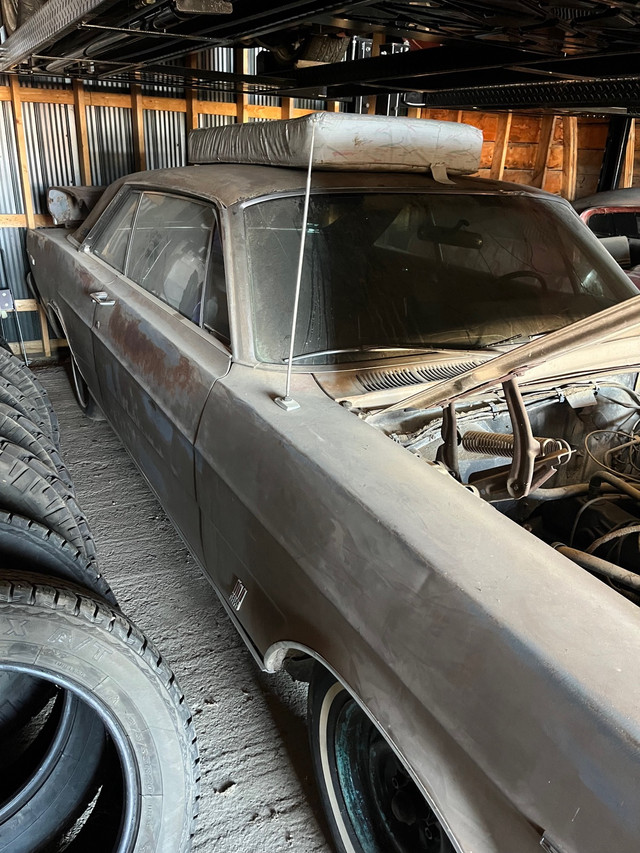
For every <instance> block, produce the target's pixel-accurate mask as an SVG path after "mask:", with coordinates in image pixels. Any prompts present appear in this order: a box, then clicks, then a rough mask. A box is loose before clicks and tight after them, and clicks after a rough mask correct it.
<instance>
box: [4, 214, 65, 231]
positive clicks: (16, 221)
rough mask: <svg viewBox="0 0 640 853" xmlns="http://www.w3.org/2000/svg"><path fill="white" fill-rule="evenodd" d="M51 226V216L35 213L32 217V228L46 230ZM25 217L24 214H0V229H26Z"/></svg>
mask: <svg viewBox="0 0 640 853" xmlns="http://www.w3.org/2000/svg"><path fill="white" fill-rule="evenodd" d="M49 225H53V219H52V218H51V216H49V215H48V214H45V213H36V214H35V216H34V217H33V227H35V228H46V227H48V226H49ZM28 227H29V225H27V217H26V216H25V215H24V213H3V214H0V228H28Z"/></svg>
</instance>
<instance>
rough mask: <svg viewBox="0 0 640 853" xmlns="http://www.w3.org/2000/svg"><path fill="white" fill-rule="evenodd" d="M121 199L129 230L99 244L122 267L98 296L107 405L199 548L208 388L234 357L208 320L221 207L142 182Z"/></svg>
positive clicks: (99, 363) (97, 329)
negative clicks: (197, 453)
mask: <svg viewBox="0 0 640 853" xmlns="http://www.w3.org/2000/svg"><path fill="white" fill-rule="evenodd" d="M121 204H122V209H123V210H124V209H126V208H131V209H132V210H133V211H134V215H133V219H132V227H131V229H130V233H129V234H128V235H125V234H124V231H123V230H122V229H121V230H120V232H118V230H117V229H114V230H113V234H114V235H118V236H112V237H109V235H108V234H106V233H105V234H103V235H102V236H98V237H97V239H96V240H95V243H94V251H95V253H96V254H97V255H98V256H99V257H101V258H102V260H103V261H104V262H105V263H114V262H117V263H118V265H119V266H121V267H122V271H121V272H120V273H119V274H118V275H117V276H116V278H115V280H114V281H113V283H112V284H110V285H109V286H108V287H105V290H104V291H103V293H102V294H101V297H100V300H101V301H100V303H99V304H98V305H97V306H96V313H95V318H94V324H93V334H94V355H95V363H96V370H97V374H98V382H99V389H100V403H101V405H102V407H103V409H104V411H105V413H106V414H107V416H108V418H109V420H110V421H111V422H112V424H113V426H114V428H115V430H116V432H117V433H118V435H119V436H120V437H121V438H122V441H123V443H124V444H125V446H126V447H127V449H128V450H129V451H130V453H131V455H132V456H133V458H134V459H135V461H136V462H137V463H138V465H139V466H140V468H141V469H142V471H143V473H144V474H145V476H146V477H147V479H148V481H149V483H150V484H151V486H152V487H153V489H154V490H155V492H156V493H157V495H158V497H159V499H160V502H161V503H162V505H163V507H164V508H165V509H166V511H167V512H168V514H169V515H170V517H171V518H172V520H173V521H174V523H175V524H176V526H177V527H178V529H179V531H180V532H181V533H182V535H183V536H184V538H185V540H186V541H187V542H188V543H189V545H190V546H191V548H192V549H193V551H194V552H195V553H196V555H200V554H201V546H200V525H199V520H198V517H199V513H198V509H197V504H196V496H195V481H194V451H193V444H194V440H195V435H196V431H197V428H198V424H199V420H200V415H201V413H202V410H203V408H204V403H205V401H206V399H207V396H208V394H209V392H210V390H211V388H212V386H213V384H214V382H215V381H216V379H217V378H219V377H221V376H223V375H224V374H225V373H226V372H227V370H228V369H229V365H230V353H229V350H228V348H227V347H226V346H225V344H224V343H223V341H222V340H220V339H219V338H218V337H216V336H215V335H213V334H212V333H211V332H210V331H208V330H207V329H206V328H205V325H204V319H203V318H205V317H206V315H207V313H208V311H209V310H210V308H209V301H210V300H209V298H207V300H205V299H204V291H205V282H206V278H207V271H208V270H212V269H213V268H214V267H215V268H216V269H217V265H218V264H219V263H220V262H221V257H222V255H221V252H220V253H218V254H219V257H218V256H217V255H216V253H215V252H213V251H212V246H214V245H218V246H219V239H218V224H217V221H216V213H215V211H214V209H213V207H212V206H211V205H210V204H207V203H203V202H200V201H197V200H194V199H190V198H185V197H181V196H178V195H173V194H171V193H163V192H144V191H139V190H135V189H133V190H130V191H129V192H128V194H127V197H126V198H125V199H124V200H123V202H121ZM214 238H215V239H214ZM119 241H122V243H126V246H125V248H124V254H123V252H122V245H119ZM116 244H118V245H116ZM214 256H215V257H214ZM214 260H215V262H216V263H214ZM209 292H210V288H207V293H209Z"/></svg>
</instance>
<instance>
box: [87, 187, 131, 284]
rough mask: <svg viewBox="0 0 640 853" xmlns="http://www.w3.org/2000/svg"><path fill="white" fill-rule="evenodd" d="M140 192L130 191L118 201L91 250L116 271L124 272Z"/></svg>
mask: <svg viewBox="0 0 640 853" xmlns="http://www.w3.org/2000/svg"><path fill="white" fill-rule="evenodd" d="M139 198H140V193H131V194H130V195H128V196H127V197H126V198H125V199H123V200H122V201H121V202H120V203H118V202H116V204H117V208H118V209H117V210H116V213H115V214H114V216H113V218H112V219H111V221H110V222H108V223H107V226H106V228H105V229H104V230H103V231H102V232H101V233H100V234H99V235H98V237H97V238H96V240H95V243H94V244H93V251H94V253H95V254H96V255H98V257H100V258H102V260H103V261H106V262H107V263H108V264H109V265H110V266H112V267H113V268H114V269H116V270H118V272H124V265H125V260H126V257H127V246H128V244H129V237H130V236H131V227H132V225H133V218H134V215H135V212H136V207H137V206H138V199H139Z"/></svg>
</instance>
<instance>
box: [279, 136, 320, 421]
mask: <svg viewBox="0 0 640 853" xmlns="http://www.w3.org/2000/svg"><path fill="white" fill-rule="evenodd" d="M315 138H316V126H315V124H312V126H311V144H310V146H309V165H308V167H307V186H306V189H305V194H304V209H303V211H302V234H301V235H300V251H299V253H298V274H297V276H296V292H295V298H294V300H293V319H292V321H291V336H290V342H289V358H288V359H287V379H286V382H285V390H284V397H276V399H275V403H276V405H278V406H280V408H281V409H284V410H285V411H286V412H293V411H295V410H296V409H299V408H300V403H298V402H296V401H295V400H294V399H293V398H292V397H291V368H292V366H293V350H294V345H295V336H296V326H297V325H298V306H299V304H300V288H301V286H302V264H303V263H304V246H305V242H306V239H307V222H308V219H309V198H310V196H311V169H312V166H313V148H314V143H315Z"/></svg>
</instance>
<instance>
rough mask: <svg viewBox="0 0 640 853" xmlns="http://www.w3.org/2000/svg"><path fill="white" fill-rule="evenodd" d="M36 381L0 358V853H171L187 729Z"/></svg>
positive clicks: (190, 820)
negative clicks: (97, 538)
mask: <svg viewBox="0 0 640 853" xmlns="http://www.w3.org/2000/svg"><path fill="white" fill-rule="evenodd" d="M58 439H59V431H58V421H57V418H56V415H55V412H54V411H53V408H52V406H51V404H50V402H49V399H48V397H47V393H46V391H45V390H44V388H43V387H42V386H41V385H40V383H39V382H38V381H37V379H36V378H35V376H34V375H33V373H32V372H31V371H30V370H29V369H28V368H26V367H25V366H24V365H23V364H22V362H20V361H19V360H18V359H16V358H14V357H13V355H11V354H10V353H9V352H8V351H7V350H6V349H4V348H0V554H1V557H2V564H1V567H0V755H1V756H2V769H3V773H2V774H1V776H0V853H35V851H45V853H59V852H60V853H61V851H67V853H89V851H90V853H115V851H118V853H135V851H140V853H142V851H145V853H147V851H149V853H152V852H153V853H156V851H157V853H160V851H163V853H181V852H182V851H187V850H189V849H190V847H191V837H192V835H193V829H194V821H195V815H196V807H197V792H198V754H197V746H196V739H195V733H194V730H193V723H192V720H191V715H190V713H189V709H188V708H187V705H186V702H185V701H184V697H183V695H182V693H181V692H180V689H179V687H178V685H177V683H176V681H175V678H174V676H173V674H172V672H171V670H170V669H169V667H168V666H167V664H166V663H165V661H164V660H163V659H162V656H161V655H160V653H159V652H158V651H157V649H155V648H154V646H153V645H152V644H151V643H150V642H149V641H148V640H147V639H146V638H145V637H144V636H143V635H142V634H141V632H140V631H139V630H138V629H137V628H136V627H135V625H133V624H132V623H131V622H130V621H129V620H128V619H127V618H126V616H124V615H123V614H122V613H121V612H120V610H119V609H118V606H117V603H116V600H115V598H114V596H113V593H112V592H111V590H110V588H109V586H108V584H107V582H106V581H105V579H104V578H103V577H102V576H101V575H100V574H99V572H98V570H97V566H96V552H95V546H94V542H93V538H92V536H91V532H90V530H89V526H88V524H87V521H86V518H85V516H84V515H83V513H82V510H81V509H80V507H79V506H78V504H77V502H76V497H75V492H74V488H73V482H72V480H71V477H70V476H69V472H68V471H67V469H66V468H65V466H64V463H63V461H62V459H61V457H60V454H59V449H58Z"/></svg>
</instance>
